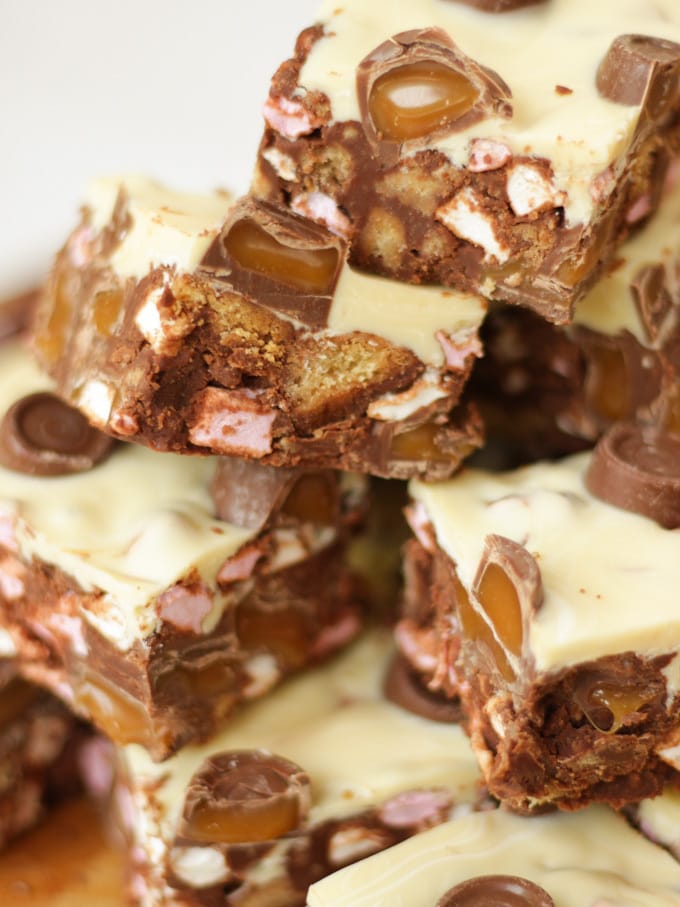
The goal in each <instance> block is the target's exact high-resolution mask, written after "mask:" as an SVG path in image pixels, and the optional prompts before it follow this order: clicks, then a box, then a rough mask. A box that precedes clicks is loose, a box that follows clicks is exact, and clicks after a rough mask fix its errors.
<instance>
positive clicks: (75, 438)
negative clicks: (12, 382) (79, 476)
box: [0, 392, 114, 476]
mask: <svg viewBox="0 0 680 907" xmlns="http://www.w3.org/2000/svg"><path fill="white" fill-rule="evenodd" d="M113 443H114V442H113V440H112V439H111V438H109V437H108V436H107V435H104V434H102V432H100V431H97V429H96V428H92V426H91V425H89V424H88V422H87V420H86V419H85V418H84V417H83V416H82V415H81V414H80V413H79V412H78V411H77V410H75V409H73V407H71V406H69V405H68V404H67V403H64V401H63V400H60V399H59V398H58V397H56V396H55V395H54V394H50V393H47V392H41V393H37V394H29V396H27V397H22V399H21V400H17V402H16V403H14V405H13V406H11V407H10V409H8V410H7V412H6V413H5V416H4V418H3V420H2V425H1V426H0V463H2V465H3V466H6V467H7V468H8V469H14V470H16V471H17V472H26V473H29V474H31V475H39V476H59V475H67V474H70V473H74V472H84V471H85V470H87V469H92V467H93V466H96V464H97V463H100V462H101V461H102V460H103V459H104V458H105V457H106V456H108V454H109V453H110V452H111V448H112V447H113Z"/></svg>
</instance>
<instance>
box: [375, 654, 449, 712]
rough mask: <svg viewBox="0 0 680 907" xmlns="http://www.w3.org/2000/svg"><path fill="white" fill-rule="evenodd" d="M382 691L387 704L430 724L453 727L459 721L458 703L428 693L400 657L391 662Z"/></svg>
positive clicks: (440, 695)
mask: <svg viewBox="0 0 680 907" xmlns="http://www.w3.org/2000/svg"><path fill="white" fill-rule="evenodd" d="M383 689H384V693H385V697H386V698H387V699H389V700H390V702H394V703H395V704H396V705H398V706H401V708H402V709H406V710H407V711H409V712H413V714H414V715H420V716H421V717H422V718H427V719H429V720H430V721H438V722H440V723H442V724H455V723H456V722H458V721H460V719H461V718H462V711H461V707H460V703H459V701H458V700H457V699H451V698H449V697H448V696H444V695H443V694H442V693H433V692H431V691H430V690H428V689H427V687H425V686H424V685H423V684H422V683H421V682H420V680H419V678H418V676H417V675H416V673H415V671H412V670H411V669H410V668H409V665H408V662H407V661H406V659H405V658H404V657H403V656H401V655H395V657H394V658H393V659H392V662H391V664H390V666H389V668H388V671H387V674H386V676H385V683H384V687H383Z"/></svg>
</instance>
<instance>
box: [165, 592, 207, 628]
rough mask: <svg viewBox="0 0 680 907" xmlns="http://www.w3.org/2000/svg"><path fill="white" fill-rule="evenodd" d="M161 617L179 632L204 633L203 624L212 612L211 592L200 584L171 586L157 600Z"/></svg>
mask: <svg viewBox="0 0 680 907" xmlns="http://www.w3.org/2000/svg"><path fill="white" fill-rule="evenodd" d="M156 603H157V605H158V614H159V616H160V617H161V618H162V619H163V620H164V621H166V622H167V623H169V624H172V625H173V626H175V627H177V629H178V630H189V631H191V632H193V633H202V632H203V628H202V622H203V619H204V618H205V617H207V615H208V614H210V611H211V610H212V606H213V600H212V595H211V594H210V590H209V589H208V588H207V587H206V586H203V585H201V584H199V583H194V584H192V585H191V586H183V585H182V584H181V583H178V584H177V585H176V586H171V587H170V588H169V589H167V590H166V591H165V592H164V593H163V594H162V595H159V597H158V599H157V600H156Z"/></svg>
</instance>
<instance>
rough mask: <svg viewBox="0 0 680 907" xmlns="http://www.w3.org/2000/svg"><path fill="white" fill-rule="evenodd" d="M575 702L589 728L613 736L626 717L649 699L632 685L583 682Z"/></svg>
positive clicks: (599, 681) (576, 693)
mask: <svg viewBox="0 0 680 907" xmlns="http://www.w3.org/2000/svg"><path fill="white" fill-rule="evenodd" d="M575 699H576V701H577V702H578V704H579V705H580V706H581V708H582V709H583V712H584V714H585V716H586V718H587V719H588V721H589V722H590V723H591V724H592V726H593V727H594V728H596V730H598V731H603V732H604V733H607V734H615V733H616V731H618V730H619V728H620V727H622V726H623V724H624V723H625V721H626V719H627V718H630V717H631V716H632V715H635V714H636V712H639V710H640V709H641V708H642V707H643V706H645V705H646V704H647V703H648V702H649V697H648V696H646V695H645V694H644V692H643V691H642V690H639V689H637V687H635V686H633V685H632V684H631V685H624V686H619V685H617V684H615V683H611V682H607V681H602V680H596V681H592V680H590V681H586V680H584V681H582V683H581V685H580V686H578V687H577V688H576V690H575Z"/></svg>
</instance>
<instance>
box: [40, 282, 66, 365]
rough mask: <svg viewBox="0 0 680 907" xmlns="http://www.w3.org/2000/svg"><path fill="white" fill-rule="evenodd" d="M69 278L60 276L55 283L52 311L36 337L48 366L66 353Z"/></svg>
mask: <svg viewBox="0 0 680 907" xmlns="http://www.w3.org/2000/svg"><path fill="white" fill-rule="evenodd" d="M67 286H68V276H67V275H65V274H60V275H59V277H58V278H57V280H56V282H55V287H54V297H53V299H52V311H51V312H50V317H49V319H48V321H47V324H46V325H45V327H44V329H43V330H42V331H40V333H39V334H38V335H37V337H36V347H37V348H38V350H39V351H40V353H41V355H42V356H43V358H44V359H45V361H46V362H47V364H48V365H50V364H53V363H55V362H56V361H57V360H58V359H59V358H60V357H61V355H62V353H63V352H64V346H65V345H66V336H67V332H68V326H69V321H70V318H71V300H70V298H69V294H68V292H67Z"/></svg>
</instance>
